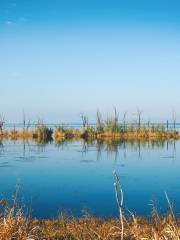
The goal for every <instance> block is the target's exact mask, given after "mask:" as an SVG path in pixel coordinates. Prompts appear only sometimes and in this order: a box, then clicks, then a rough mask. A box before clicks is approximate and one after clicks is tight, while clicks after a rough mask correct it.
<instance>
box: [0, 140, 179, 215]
mask: <svg viewBox="0 0 180 240" xmlns="http://www.w3.org/2000/svg"><path fill="white" fill-rule="evenodd" d="M114 169H115V170H116V171H117V173H118V175H119V176H120V179H121V183H122V186H123V189H124V195H125V196H124V209H125V211H128V210H130V211H132V212H134V213H136V214H140V215H149V214H150V213H151V209H152V207H151V203H152V201H155V202H156V203H157V205H158V207H159V209H160V210H161V211H162V212H164V211H165V210H166V208H167V202H166V199H165V196H164V191H166V192H167V194H168V196H169V198H170V200H171V201H172V202H173V204H174V209H175V212H176V213H180V141H176V142H174V141H170V142H147V143H140V142H121V141H114V142H108V143H107V142H106V143H105V142H96V141H94V142H88V143H87V142H83V141H71V142H61V143H59V144H55V143H53V142H52V143H47V144H42V145H40V144H35V143H33V142H26V143H22V142H20V141H16V142H12V141H4V142H2V143H1V144H0V183H1V184H0V193H1V195H0V197H1V198H3V199H4V198H5V199H11V196H12V194H13V193H14V191H15V186H16V184H17V183H18V184H19V185H20V187H21V190H20V196H21V197H20V198H21V201H22V202H23V204H25V205H26V206H27V207H31V208H32V216H33V217H37V218H52V217H56V216H57V215H58V213H59V212H62V211H63V212H65V213H66V214H70V215H73V216H82V215H84V214H85V213H90V214H92V215H95V216H105V217H114V216H117V215H118V211H117V205H116V199H115V193H114V185H113V183H114V179H113V176H112V172H113V170H114Z"/></svg>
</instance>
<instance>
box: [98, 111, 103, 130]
mask: <svg viewBox="0 0 180 240" xmlns="http://www.w3.org/2000/svg"><path fill="white" fill-rule="evenodd" d="M103 127H104V124H103V120H102V115H101V113H100V111H99V110H97V113H96V129H97V131H98V132H101V131H103Z"/></svg>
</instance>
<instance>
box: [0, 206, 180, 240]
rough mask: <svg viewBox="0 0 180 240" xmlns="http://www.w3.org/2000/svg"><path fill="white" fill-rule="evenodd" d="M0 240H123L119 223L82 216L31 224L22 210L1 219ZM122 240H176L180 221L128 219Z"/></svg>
mask: <svg viewBox="0 0 180 240" xmlns="http://www.w3.org/2000/svg"><path fill="white" fill-rule="evenodd" d="M0 239H1V240H11V239H12V240H14V239H16V240H77V239H78V240H95V239H99V240H101V239H102V240H108V239H109V240H111V239H112V240H118V239H122V235H121V222H120V220H119V219H99V218H93V217H91V216H85V217H84V218H81V219H75V218H65V217H63V216H61V217H59V218H58V219H56V220H41V221H40V220H33V219H30V218H27V217H25V216H24V215H23V213H22V210H21V209H19V210H17V211H15V209H14V208H11V209H9V210H6V211H5V213H4V214H2V215H1V217H0ZM123 239H124V240H130V239H132V240H133V239H134V240H145V239H149V240H179V239H180V221H179V220H178V219H176V218H175V217H174V215H173V214H172V213H168V214H167V215H166V216H159V215H158V214H157V212H156V213H154V214H153V215H152V217H151V218H140V217H135V216H133V215H132V216H131V218H129V219H128V220H127V219H125V218H124V235H123Z"/></svg>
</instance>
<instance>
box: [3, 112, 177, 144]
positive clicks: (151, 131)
mask: <svg viewBox="0 0 180 240" xmlns="http://www.w3.org/2000/svg"><path fill="white" fill-rule="evenodd" d="M138 113H139V115H138V120H137V122H136V123H127V122H126V121H125V117H124V119H123V120H122V121H119V118H118V114H117V111H116V109H115V111H114V116H112V117H107V118H106V119H103V118H102V116H101V114H100V112H99V111H98V112H97V117H96V124H94V125H91V124H89V121H88V118H87V117H86V116H84V115H82V116H81V118H82V125H81V127H80V128H78V129H74V128H70V127H66V126H65V125H59V126H57V127H56V128H55V129H53V130H52V129H51V128H49V127H48V126H47V125H46V124H44V123H42V122H38V123H37V124H36V125H35V127H34V128H32V127H31V128H30V127H29V126H30V125H27V127H26V126H25V125H24V127H23V128H22V129H20V130H19V129H18V130H17V129H16V128H14V129H12V130H6V129H1V130H0V139H11V140H19V139H22V140H28V139H33V140H35V141H37V142H48V141H51V140H53V139H54V140H55V141H56V142H59V141H61V140H62V139H73V138H74V139H80V138H81V139H86V140H87V139H120V140H121V139H122V140H143V139H144V140H153V139H154V140H156V139H157V140H170V139H179V138H180V133H179V131H177V130H176V128H175V125H176V124H175V121H174V122H173V127H172V128H170V126H169V123H168V121H167V123H166V125H165V124H151V123H150V122H148V123H147V124H145V123H143V122H142V120H141V115H140V114H141V112H138Z"/></svg>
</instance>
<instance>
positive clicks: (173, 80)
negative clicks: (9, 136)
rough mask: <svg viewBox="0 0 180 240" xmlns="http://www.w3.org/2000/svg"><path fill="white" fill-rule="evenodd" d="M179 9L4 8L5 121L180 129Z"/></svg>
mask: <svg viewBox="0 0 180 240" xmlns="http://www.w3.org/2000/svg"><path fill="white" fill-rule="evenodd" d="M179 11H180V1H178V0H0V89H1V93H0V114H2V115H3V116H5V119H6V120H7V121H8V122H21V121H22V115H23V111H24V112H25V114H26V117H27V118H28V119H29V120H31V121H36V120H38V119H41V120H44V121H45V122H51V123H57V122H69V123H72V122H80V114H81V113H84V114H86V115H87V116H88V117H89V119H90V121H94V119H95V116H96V110H97V109H99V110H100V111H101V112H102V115H103V116H104V117H106V116H107V115H110V114H111V113H112V112H113V107H114V106H115V107H116V108H117V111H118V112H119V117H120V119H121V118H122V116H123V113H124V112H125V111H126V112H127V116H128V119H129V120H132V121H134V119H135V118H136V112H137V109H140V110H142V111H143V119H144V121H147V120H150V121H165V120H166V119H169V120H171V118H172V112H173V111H175V112H176V117H177V120H178V119H179V121H180V97H179V89H180V71H179V69H180V14H179Z"/></svg>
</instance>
